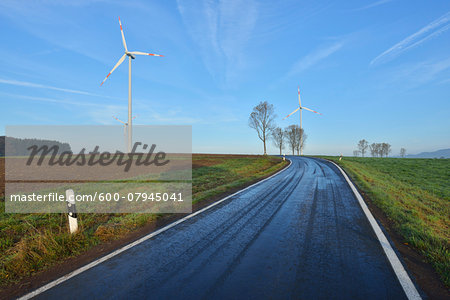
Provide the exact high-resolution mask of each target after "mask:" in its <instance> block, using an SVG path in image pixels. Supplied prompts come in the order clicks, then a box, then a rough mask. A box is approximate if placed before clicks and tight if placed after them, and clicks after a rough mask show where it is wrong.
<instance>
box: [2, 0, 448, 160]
mask: <svg viewBox="0 0 450 300" xmlns="http://www.w3.org/2000/svg"><path fill="white" fill-rule="evenodd" d="M119 16H120V18H121V20H122V25H123V29H124V34H125V38H126V42H127V46H128V49H129V50H130V51H143V52H150V53H157V54H162V55H164V57H151V56H138V57H137V58H136V59H135V60H133V63H132V68H133V70H132V75H133V90H132V91H133V115H136V118H135V120H134V124H141V125H192V135H193V137H192V150H193V152H194V153H249V154H261V153H262V151H263V146H262V142H261V141H260V140H259V139H258V137H257V135H256V132H255V131H254V129H251V128H250V127H249V126H248V118H249V114H250V113H251V111H252V108H253V107H254V106H256V105H257V104H258V103H259V102H260V101H268V102H269V103H271V104H273V105H274V108H275V113H276V114H277V117H276V119H275V120H276V124H277V125H278V126H279V127H282V128H284V127H287V126H289V125H291V124H298V123H299V115H298V113H296V114H294V115H293V116H291V117H289V118H288V119H286V120H282V118H283V117H285V116H286V115H287V114H289V113H291V112H292V111H293V110H294V109H296V108H297V107H298V100H297V86H300V91H301V96H302V104H303V105H304V106H306V107H308V108H311V109H313V110H317V111H319V112H321V113H322V115H321V116H319V115H316V114H314V113H311V112H308V111H304V112H303V128H304V130H305V133H306V134H307V136H308V137H307V140H306V143H305V148H304V154H306V155H314V154H326V155H339V154H341V153H343V154H344V155H351V154H352V153H353V150H355V149H356V147H357V143H358V141H359V140H361V139H366V140H367V141H369V143H372V142H387V143H390V144H391V145H392V153H391V155H398V154H399V151H400V148H402V147H403V148H406V149H407V154H415V153H419V152H422V151H434V150H438V149H443V148H450V118H449V116H450V30H449V29H450V1H447V0H444V1H439V0H434V1H410V0H370V1H369V0H368V1H352V0H349V1H298V0H293V1H290V0H286V1H254V0H228V1H213V0H178V1H170V0H168V1H136V0H131V1H106V0H105V1H102V0H78V1H77V0H74V1H57V0H42V1H35V0H27V1H25V0H23V1H21V0H2V1H1V2H0V28H1V29H0V32H1V38H2V43H1V46H0V70H1V71H0V101H1V104H2V105H1V119H0V135H3V134H4V133H5V126H7V125H105V124H106V125H120V123H118V122H117V121H116V120H115V119H113V117H112V116H113V115H114V116H117V117H118V118H119V119H122V120H125V119H126V118H127V103H128V63H127V62H125V63H123V64H122V65H120V67H118V68H117V69H116V70H115V71H114V72H113V73H112V75H111V76H110V77H109V78H108V80H107V81H106V82H105V83H104V84H103V85H102V86H100V83H101V82H102V80H103V79H104V78H105V76H106V75H107V74H108V72H109V71H110V70H111V69H112V67H113V66H114V65H115V64H116V62H117V61H118V60H119V58H120V57H121V56H122V55H123V53H124V49H123V46H122V41H121V34H120V27H119V22H118V17H119ZM268 152H269V153H274V154H276V153H278V150H277V149H276V147H275V146H273V145H272V143H271V142H268ZM284 152H286V153H289V150H288V149H286V150H285V151H284Z"/></svg>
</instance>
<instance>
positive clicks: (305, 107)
mask: <svg viewBox="0 0 450 300" xmlns="http://www.w3.org/2000/svg"><path fill="white" fill-rule="evenodd" d="M302 108H303V109H306V110H309V111H312V112H313V113H316V114H319V115H322V114H321V113H320V112H318V111H315V110H312V109H309V108H307V107H304V106H303V107H302Z"/></svg>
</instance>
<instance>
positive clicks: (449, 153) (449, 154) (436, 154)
mask: <svg viewBox="0 0 450 300" xmlns="http://www.w3.org/2000/svg"><path fill="white" fill-rule="evenodd" d="M406 157H407V158H450V149H441V150H437V151H433V152H421V153H419V154H410V155H406Z"/></svg>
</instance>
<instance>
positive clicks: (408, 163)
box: [323, 157, 450, 287]
mask: <svg viewBox="0 0 450 300" xmlns="http://www.w3.org/2000/svg"><path fill="white" fill-rule="evenodd" d="M323 158H326V159H330V160H333V161H334V162H336V163H338V164H339V165H340V166H341V167H343V168H344V169H345V171H346V172H347V173H348V174H349V175H350V177H351V178H352V179H353V181H354V182H355V183H356V184H357V186H358V187H359V188H360V190H362V191H364V192H365V193H366V194H367V195H368V196H369V198H370V199H371V200H372V202H373V203H374V204H375V205H376V206H378V207H379V208H380V209H381V210H382V211H383V212H384V213H385V214H386V216H387V217H388V218H389V219H390V220H391V221H392V222H393V224H394V227H395V228H394V230H396V231H397V232H398V233H399V234H400V235H401V236H402V237H403V238H404V242H405V243H408V244H410V245H412V246H413V247H415V248H416V249H417V250H418V251H419V252H420V253H421V254H423V255H424V256H425V257H426V258H427V259H428V261H429V262H430V263H431V264H432V265H433V267H434V268H435V270H436V271H437V272H438V273H439V275H440V276H441V278H442V280H443V282H444V284H445V285H446V286H447V287H449V286H450V247H449V241H450V230H449V226H450V222H449V221H450V159H406V158H360V157H359V158H358V157H344V158H343V159H342V160H341V161H339V159H338V158H337V157H323Z"/></svg>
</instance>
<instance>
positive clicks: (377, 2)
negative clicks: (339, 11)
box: [353, 0, 392, 11]
mask: <svg viewBox="0 0 450 300" xmlns="http://www.w3.org/2000/svg"><path fill="white" fill-rule="evenodd" d="M389 2H392V0H379V1H375V2H373V3H370V4H367V5H365V6H363V7H359V8H356V9H354V10H353V11H360V10H366V9H369V8H373V7H376V6H380V5H383V4H386V3H389Z"/></svg>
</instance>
